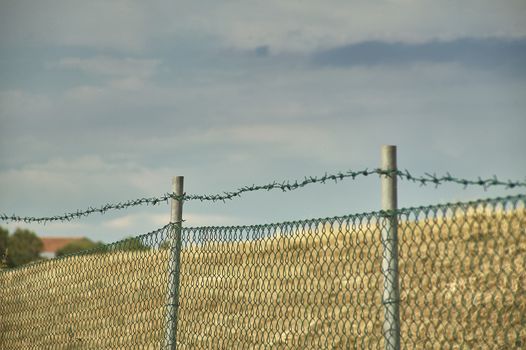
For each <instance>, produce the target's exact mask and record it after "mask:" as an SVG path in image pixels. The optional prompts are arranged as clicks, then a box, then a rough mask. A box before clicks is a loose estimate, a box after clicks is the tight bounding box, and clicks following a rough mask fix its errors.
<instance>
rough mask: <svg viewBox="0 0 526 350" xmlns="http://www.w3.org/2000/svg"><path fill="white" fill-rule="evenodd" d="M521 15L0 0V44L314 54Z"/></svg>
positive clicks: (456, 7)
mask: <svg viewBox="0 0 526 350" xmlns="http://www.w3.org/2000/svg"><path fill="white" fill-rule="evenodd" d="M525 17H526V5H525V4H524V1H523V0H500V1H493V0H465V1H463V2H462V3H461V4H460V3H459V2H457V1H435V0H421V1H406V0H379V1H368V0H353V1H348V0H333V1H323V2H314V1H282V0H268V1H265V2H261V3H258V4H255V3H254V2H237V1H236V2H232V1H212V0H205V1H200V2H192V1H187V2H173V1H169V0H153V1H149V2H148V3H145V2H143V1H139V0H127V1H125V0H121V1H111V2H108V1H103V0H93V1H81V2H71V1H67V0H52V1H49V0H48V1H38V2H34V1H26V0H5V1H2V3H1V5H0V32H1V33H2V36H0V45H2V44H1V43H4V45H35V46H42V45H52V46H59V47H64V46H66V47H89V48H96V49H104V50H116V51H120V52H148V50H150V49H152V48H154V47H158V46H159V43H160V42H170V43H173V44H174V45H177V44H179V43H181V42H182V41H186V42H193V45H194V46H199V45H211V43H215V45H220V46H223V47H233V48H239V49H248V50H252V49H254V48H257V47H264V46H265V45H268V46H269V47H270V48H272V52H312V51H314V50H317V49H320V48H329V47H335V46H342V45H345V44H348V43H358V42H363V41H370V40H381V41H391V42H396V41H404V42H423V41H429V40H431V39H441V40H454V39H456V38H459V37H494V36H497V37H515V38H517V37H524V36H526V24H525V22H524V20H523V18H525Z"/></svg>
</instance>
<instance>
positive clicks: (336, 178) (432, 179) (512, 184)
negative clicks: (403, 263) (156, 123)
mask: <svg viewBox="0 0 526 350" xmlns="http://www.w3.org/2000/svg"><path fill="white" fill-rule="evenodd" d="M369 175H379V176H381V175H387V176H397V177H399V178H400V179H403V180H407V181H410V182H414V183H418V184H420V185H421V186H425V185H434V186H435V187H438V186H439V185H442V184H445V183H453V184H457V185H462V186H463V187H464V188H466V187H468V186H479V187H482V188H484V190H487V189H488V188H490V187H495V186H500V187H504V188H506V189H514V188H524V187H526V180H524V181H512V180H508V181H502V180H499V179H498V178H497V177H496V176H494V177H492V178H488V179H482V178H481V177H478V178H477V179H474V180H473V179H462V178H457V177H454V176H452V175H451V174H450V173H446V175H442V176H439V175H436V174H431V173H424V175H422V176H414V175H411V173H410V172H409V171H408V170H382V169H372V170H369V169H364V170H361V171H353V170H349V171H346V172H338V173H334V174H327V173H325V174H324V175H322V176H309V177H307V176H306V177H304V179H303V180H288V181H282V182H276V181H274V182H271V183H269V184H266V185H250V186H244V187H241V188H238V189H237V190H235V191H231V192H223V193H220V194H186V193H185V194H183V195H177V194H175V193H166V194H164V195H161V196H158V197H149V198H137V199H132V200H128V201H124V202H119V203H113V204H111V203H108V204H105V205H102V206H100V207H88V208H87V209H84V210H80V209H79V210H76V211H73V212H69V213H65V214H61V215H54V216H42V217H34V216H19V215H16V214H12V215H8V214H5V213H0V221H6V222H24V223H43V224H46V223H49V222H53V221H71V220H74V219H79V218H82V217H85V216H88V215H91V214H95V213H99V214H105V213H106V212H108V211H110V210H122V209H127V208H130V207H135V206H140V205H152V206H154V205H159V204H161V203H166V204H167V203H168V201H169V200H170V199H174V200H184V201H195V200H198V201H209V202H218V201H222V202H225V201H227V200H232V199H234V198H237V197H240V196H241V195H242V194H243V193H246V192H254V191H271V190H281V191H283V192H289V191H293V190H297V189H300V188H303V187H305V186H307V185H310V184H315V183H318V184H326V183H328V182H335V183H337V182H340V181H342V180H344V179H348V178H351V179H352V180H355V179H356V178H358V177H365V176H369Z"/></svg>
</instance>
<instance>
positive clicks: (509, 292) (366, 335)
mask: <svg viewBox="0 0 526 350" xmlns="http://www.w3.org/2000/svg"><path fill="white" fill-rule="evenodd" d="M420 214H421V215H419V216H408V217H407V218H405V219H404V217H402V221H401V223H400V226H399V251H400V252H399V254H400V258H399V269H400V290H401V300H400V318H401V339H402V340H401V342H402V348H405V349H448V348H450V349H480V348H482V349H513V348H525V347H526V316H525V315H526V289H525V285H524V283H525V281H526V210H525V209H524V207H520V208H515V209H513V210H511V211H510V210H508V211H491V210H490V211H481V210H478V211H476V210H474V209H473V210H471V211H470V210H468V211H465V210H463V211H458V212H457V211H451V212H449V213H448V214H447V215H442V216H439V217H437V218H435V216H434V215H431V213H430V214H429V215H427V214H425V213H420ZM207 230H211V229H205V228H202V229H195V230H187V231H185V235H194V236H193V237H194V241H200V242H201V243H200V244H194V245H190V244H189V245H186V246H185V248H184V249H183V252H182V255H181V259H182V265H181V295H180V312H179V329H178V343H179V348H180V349H190V348H196V349H212V348H217V349H220V348H221V349H237V348H246V349H255V348H266V349H340V348H341V349H348V348H359V349H362V348H365V349H380V348H383V345H384V343H383V341H384V340H383V337H382V334H383V333H382V322H383V321H382V320H383V307H382V302H381V293H382V286H383V278H382V274H381V255H382V245H381V242H380V227H379V224H378V219H377V218H376V217H375V216H373V215H365V216H356V217H349V218H345V219H328V220H326V221H324V222H321V223H314V222H305V223H295V224H289V225H287V226H286V227H285V228H283V227H279V226H268V227H263V228H261V227H260V228H254V227H244V228H223V229H216V230H213V231H207ZM251 230H263V231H264V233H265V234H262V235H261V238H260V239H252V240H248V241H246V240H245V241H239V240H236V239H232V237H241V236H242V235H243V233H245V232H248V231H251ZM211 232H212V233H211ZM269 235H271V236H269ZM196 237H197V238H199V239H198V240H196V239H195V238H196ZM205 238H206V239H205ZM227 239H229V240H230V242H225V241H226V240H227ZM167 260H168V254H167V251H166V250H164V249H151V250H149V251H140V252H112V253H101V254H93V255H81V256H74V257H68V258H65V259H60V260H54V261H48V262H44V263H39V264H34V265H32V266H28V267H24V268H21V269H17V270H13V271H7V272H2V273H0V290H1V294H0V348H1V349H31V348H35V349H131V348H134V349H135V348H139V349H159V348H161V347H162V339H163V336H164V329H163V324H164V317H165V316H164V305H165V303H166V283H167V272H166V270H167Z"/></svg>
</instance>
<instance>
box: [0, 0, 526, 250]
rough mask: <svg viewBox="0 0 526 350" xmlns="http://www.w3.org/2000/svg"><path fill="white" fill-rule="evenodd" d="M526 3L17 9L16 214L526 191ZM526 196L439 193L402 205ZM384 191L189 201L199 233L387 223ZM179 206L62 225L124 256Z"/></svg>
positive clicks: (3, 136) (9, 138)
mask: <svg viewBox="0 0 526 350" xmlns="http://www.w3.org/2000/svg"><path fill="white" fill-rule="evenodd" d="M524 18H526V2H524V0H500V1H493V0H492V1H490V0H463V1H452V0H442V1H436V0H435V1H431V0H420V1H419V0H378V1H361V0H360V1H357V0H346V1H294V0H289V1H281V0H280V1H278V0H266V1H233V0H232V1H219V0H214V1H209V0H203V1H161V0H158V1H156V0H154V1H131V0H118V1H98V0H93V1H71V0H41V1H26V0H0V212H1V213H5V214H8V215H11V214H16V215H20V216H47V215H55V214H63V213H66V212H71V211H76V210H77V209H85V208H87V207H90V206H97V207H98V206H101V205H104V204H106V203H116V202H120V201H125V200H130V199H135V198H141V197H152V196H159V195H162V194H165V193H167V192H170V191H171V178H172V176H174V175H183V176H185V191H186V193H188V194H208V193H221V192H223V191H231V190H235V189H237V188H239V187H242V186H245V185H252V184H266V183H269V182H273V181H279V182H281V181H284V180H295V179H300V180H301V179H303V178H304V176H316V175H318V176H319V175H323V174H325V173H329V174H330V173H334V172H338V171H346V170H362V169H365V168H368V169H373V168H376V167H378V166H379V164H380V148H381V146H382V145H386V144H392V145H397V147H398V166H399V168H400V169H407V170H409V171H410V172H411V173H412V174H414V175H423V174H425V173H436V174H445V173H446V172H449V173H451V174H453V175H455V176H457V177H461V178H470V179H476V178H477V177H479V176H480V177H483V178H487V177H491V176H493V175H497V176H498V177H499V179H502V180H508V179H512V180H524V179H525V178H526V159H525V155H524V154H525V150H526V137H525V136H524V135H525V130H526V115H525V111H526V21H524ZM521 192H524V189H523V190H522V191H521V190H504V189H497V188H490V189H488V190H487V191H484V190H483V189H481V188H468V189H463V188H462V186H458V185H452V184H449V185H443V186H439V187H438V188H435V187H434V186H429V187H420V186H419V185H417V184H413V183H407V182H403V181H401V182H400V184H399V195H398V196H399V207H408V206H420V205H429V204H435V203H446V202H456V201H467V200H475V199H480V198H491V197H496V196H505V195H513V194H517V193H521ZM379 207H380V183H379V179H378V177H367V178H359V179H357V180H355V181H353V180H345V181H343V182H341V183H339V184H336V185H334V184H327V185H311V186H309V187H306V188H304V189H302V190H299V191H294V192H290V193H281V192H279V191H274V192H258V193H250V194H246V195H244V196H243V197H242V198H239V199H235V200H232V201H227V202H225V203H223V202H218V203H211V202H203V203H201V202H187V203H185V205H184V213H183V216H184V219H185V224H184V225H187V226H209V225H240V224H262V223H270V222H281V221H290V220H297V219H305V218H316V217H328V216H336V215H345V214H351V213H361V212H369V211H374V210H378V209H379ZM169 213H170V208H169V205H167V204H163V205H159V206H155V207H152V206H141V207H135V208H132V209H129V210H124V211H112V212H110V213H107V214H106V215H99V214H95V215H92V216H90V217H87V218H82V219H78V220H73V221H70V222H65V223H63V222H56V223H48V224H46V225H37V224H24V223H5V222H2V223H0V225H2V226H5V227H8V228H9V229H10V230H14V229H15V228H16V227H21V228H28V229H31V230H33V231H35V232H36V233H37V234H39V235H41V236H56V235H60V236H86V237H89V238H91V239H94V240H102V241H104V242H112V241H115V240H118V239H121V238H123V237H126V236H131V235H137V234H142V233H146V232H150V231H152V230H155V229H157V228H159V227H161V226H163V225H164V224H166V223H168V221H169V219H170V218H169Z"/></svg>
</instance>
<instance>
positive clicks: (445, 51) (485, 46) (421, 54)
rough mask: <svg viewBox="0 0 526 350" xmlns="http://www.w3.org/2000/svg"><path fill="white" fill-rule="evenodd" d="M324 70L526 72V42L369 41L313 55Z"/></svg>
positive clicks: (473, 39)
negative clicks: (428, 66) (430, 66)
mask: <svg viewBox="0 0 526 350" xmlns="http://www.w3.org/2000/svg"><path fill="white" fill-rule="evenodd" d="M312 62H314V63H315V64H316V65H321V66H360V65H362V66H363V65H365V66H372V65H393V64H395V65H398V64H408V63H419V62H431V63H460V64H463V65H466V66H475V67H484V68H487V67H492V68H499V67H505V68H512V69H514V70H522V71H524V70H525V69H526V38H523V39H497V38H491V39H488V38H486V39H479V38H463V39H457V40H453V41H429V42H424V43H419V44H411V43H402V42H397V43H389V42H383V41H366V42H362V43H358V44H350V45H344V46H340V47H336V48H332V49H329V50H324V51H321V52H318V53H316V54H314V55H313V57H312Z"/></svg>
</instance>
